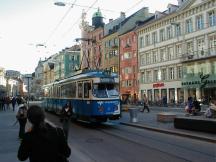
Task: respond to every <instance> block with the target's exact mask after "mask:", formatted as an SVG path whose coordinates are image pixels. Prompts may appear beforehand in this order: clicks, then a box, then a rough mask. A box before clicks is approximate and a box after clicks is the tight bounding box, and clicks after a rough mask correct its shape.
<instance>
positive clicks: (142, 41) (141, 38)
mask: <svg viewBox="0 0 216 162" xmlns="http://www.w3.org/2000/svg"><path fill="white" fill-rule="evenodd" d="M139 39H140V41H139V47H140V48H143V47H144V39H143V37H140V38H139Z"/></svg>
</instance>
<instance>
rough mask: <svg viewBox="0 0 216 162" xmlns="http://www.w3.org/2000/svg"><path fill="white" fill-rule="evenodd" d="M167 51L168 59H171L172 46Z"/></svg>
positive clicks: (172, 55)
mask: <svg viewBox="0 0 216 162" xmlns="http://www.w3.org/2000/svg"><path fill="white" fill-rule="evenodd" d="M167 53H168V60H173V59H174V58H175V57H174V52H173V48H172V47H169V48H168V49H167Z"/></svg>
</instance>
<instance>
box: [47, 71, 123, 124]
mask: <svg viewBox="0 0 216 162" xmlns="http://www.w3.org/2000/svg"><path fill="white" fill-rule="evenodd" d="M118 86H119V78H118V75H117V73H111V72H109V71H101V70H86V71H80V72H77V73H76V74H74V75H73V76H71V77H69V78H66V79H63V80H60V81H56V82H54V83H51V84H48V85H45V86H44V87H43V89H44V95H45V97H44V100H43V107H44V108H45V110H46V111H52V112H54V113H56V114H59V113H60V112H61V109H62V107H63V106H64V105H65V104H66V103H68V102H70V104H71V106H72V112H73V115H72V118H73V119H75V120H77V119H80V120H85V121H90V122H105V121H107V119H110V120H116V119H119V118H120V113H121V111H120V97H119V91H118Z"/></svg>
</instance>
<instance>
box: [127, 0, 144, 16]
mask: <svg viewBox="0 0 216 162" xmlns="http://www.w3.org/2000/svg"><path fill="white" fill-rule="evenodd" d="M142 1H143V0H140V1H139V2H137V3H135V4H134V5H133V6H132V7H130V8H129V9H127V10H126V11H125V13H127V12H129V11H130V10H131V9H132V8H134V7H136V6H137V5H138V4H140V3H141V2H142Z"/></svg>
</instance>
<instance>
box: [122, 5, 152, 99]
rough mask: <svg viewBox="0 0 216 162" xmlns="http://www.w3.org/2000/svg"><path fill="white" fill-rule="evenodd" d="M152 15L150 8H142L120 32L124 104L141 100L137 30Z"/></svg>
mask: <svg viewBox="0 0 216 162" xmlns="http://www.w3.org/2000/svg"><path fill="white" fill-rule="evenodd" d="M150 15H151V14H150V13H149V11H148V8H142V9H140V10H138V11H137V12H135V13H134V14H132V15H131V16H129V17H127V18H126V19H125V20H124V21H123V22H122V23H121V24H122V25H121V28H120V29H119V30H118V34H119V42H120V43H119V44H120V46H119V67H120V70H119V75H120V94H121V99H122V101H123V103H127V102H134V103H135V102H136V101H138V100H139V98H138V94H139V79H138V74H139V70H138V55H137V53H138V52H137V33H136V32H135V28H136V26H137V25H138V23H137V22H141V21H144V20H146V19H148V18H149V16H150Z"/></svg>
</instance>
